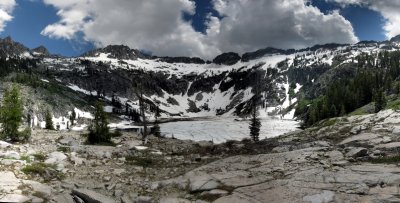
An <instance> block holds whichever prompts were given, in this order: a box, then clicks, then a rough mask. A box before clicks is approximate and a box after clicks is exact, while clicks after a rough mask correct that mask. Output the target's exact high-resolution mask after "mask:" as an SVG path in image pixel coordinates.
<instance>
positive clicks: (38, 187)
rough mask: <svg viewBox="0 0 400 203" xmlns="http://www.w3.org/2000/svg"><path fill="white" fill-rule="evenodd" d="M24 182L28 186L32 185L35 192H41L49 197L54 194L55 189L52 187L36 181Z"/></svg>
mask: <svg viewBox="0 0 400 203" xmlns="http://www.w3.org/2000/svg"><path fill="white" fill-rule="evenodd" d="M22 182H23V183H24V184H26V185H31V186H32V189H33V191H34V192H39V193H41V194H43V195H45V196H47V197H50V196H51V194H52V192H53V189H52V188H51V187H50V186H47V185H44V184H42V183H39V182H36V181H32V180H23V181H22Z"/></svg>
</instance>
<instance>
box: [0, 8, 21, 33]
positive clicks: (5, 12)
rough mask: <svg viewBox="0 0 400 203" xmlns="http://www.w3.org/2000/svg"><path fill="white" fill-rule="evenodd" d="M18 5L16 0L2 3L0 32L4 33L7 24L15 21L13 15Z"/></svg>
mask: <svg viewBox="0 0 400 203" xmlns="http://www.w3.org/2000/svg"><path fill="white" fill-rule="evenodd" d="M16 5H17V3H16V2H15V0H1V1H0V32H2V31H4V28H5V26H6V24H7V22H9V21H11V20H12V19H13V17H12V16H11V13H12V11H13V9H14V7H15V6H16Z"/></svg>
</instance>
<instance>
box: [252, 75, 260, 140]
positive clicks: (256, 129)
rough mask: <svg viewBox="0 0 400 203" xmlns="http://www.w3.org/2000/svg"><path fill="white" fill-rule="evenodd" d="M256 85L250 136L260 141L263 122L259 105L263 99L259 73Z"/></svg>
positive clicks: (256, 77)
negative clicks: (258, 111) (258, 114)
mask: <svg viewBox="0 0 400 203" xmlns="http://www.w3.org/2000/svg"><path fill="white" fill-rule="evenodd" d="M255 81H256V85H255V87H254V89H255V94H254V96H253V98H252V101H251V121H250V126H249V129H250V137H251V139H252V140H253V141H254V142H258V141H259V136H260V127H261V122H260V119H258V118H257V107H258V105H259V104H260V101H261V94H260V78H259V75H255Z"/></svg>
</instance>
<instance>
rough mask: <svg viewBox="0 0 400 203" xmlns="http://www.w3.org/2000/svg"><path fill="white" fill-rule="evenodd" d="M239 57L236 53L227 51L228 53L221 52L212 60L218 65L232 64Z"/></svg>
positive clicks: (238, 59)
mask: <svg viewBox="0 0 400 203" xmlns="http://www.w3.org/2000/svg"><path fill="white" fill-rule="evenodd" d="M240 59H241V57H240V56H239V54H237V53H233V52H229V53H223V54H221V55H219V56H217V57H215V59H214V60H213V63H215V64H218V65H221V64H223V65H233V64H235V63H237V62H238V61H240Z"/></svg>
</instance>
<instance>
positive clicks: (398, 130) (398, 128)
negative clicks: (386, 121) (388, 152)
mask: <svg viewBox="0 0 400 203" xmlns="http://www.w3.org/2000/svg"><path fill="white" fill-rule="evenodd" d="M392 133H393V134H395V135H400V126H394V127H393V130H392Z"/></svg>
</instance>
